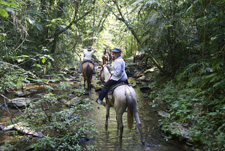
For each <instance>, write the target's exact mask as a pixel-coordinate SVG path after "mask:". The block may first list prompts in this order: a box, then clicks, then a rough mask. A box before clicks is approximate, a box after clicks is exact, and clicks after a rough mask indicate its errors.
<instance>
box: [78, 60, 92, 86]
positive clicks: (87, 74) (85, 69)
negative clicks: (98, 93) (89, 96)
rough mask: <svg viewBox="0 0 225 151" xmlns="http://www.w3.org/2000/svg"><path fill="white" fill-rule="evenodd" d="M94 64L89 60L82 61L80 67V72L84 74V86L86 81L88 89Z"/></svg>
mask: <svg viewBox="0 0 225 151" xmlns="http://www.w3.org/2000/svg"><path fill="white" fill-rule="evenodd" d="M93 69H94V65H93V64H92V63H91V62H84V63H83V65H82V68H81V71H82V74H83V76H84V87H85V82H86V81H87V86H88V90H91V80H92V74H93Z"/></svg>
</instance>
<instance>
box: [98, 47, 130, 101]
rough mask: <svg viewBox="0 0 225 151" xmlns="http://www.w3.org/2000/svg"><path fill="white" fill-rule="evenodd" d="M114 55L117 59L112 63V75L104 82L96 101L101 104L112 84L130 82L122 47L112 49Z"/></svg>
mask: <svg viewBox="0 0 225 151" xmlns="http://www.w3.org/2000/svg"><path fill="white" fill-rule="evenodd" d="M112 57H113V59H115V60H114V62H113V64H112V71H111V74H112V76H111V77H110V79H109V80H108V81H107V82H106V83H105V84H104V86H103V88H102V90H101V92H100V93H99V96H98V98H97V100H96V102H97V103H99V104H103V101H102V100H103V99H104V97H105V96H106V95H107V92H108V91H109V89H110V87H111V86H113V85H115V84H117V83H119V82H121V81H122V82H125V83H126V84H128V80H127V74H126V72H125V61H124V60H123V58H122V57H121V49H120V48H114V49H113V50H112Z"/></svg>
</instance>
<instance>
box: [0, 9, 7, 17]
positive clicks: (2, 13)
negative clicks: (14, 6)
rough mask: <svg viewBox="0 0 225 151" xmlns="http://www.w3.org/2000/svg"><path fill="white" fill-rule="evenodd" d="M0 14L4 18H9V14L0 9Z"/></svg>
mask: <svg viewBox="0 0 225 151" xmlns="http://www.w3.org/2000/svg"><path fill="white" fill-rule="evenodd" d="M0 14H1V15H2V16H3V17H6V18H7V17H8V16H9V14H8V13H7V11H6V10H5V9H0Z"/></svg>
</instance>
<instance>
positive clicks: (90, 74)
mask: <svg viewBox="0 0 225 151" xmlns="http://www.w3.org/2000/svg"><path fill="white" fill-rule="evenodd" d="M92 72H93V71H92V69H91V67H90V65H89V64H88V65H87V71H86V76H87V83H88V89H90V88H91V78H92Z"/></svg>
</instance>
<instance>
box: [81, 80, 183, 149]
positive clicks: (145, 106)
mask: <svg viewBox="0 0 225 151" xmlns="http://www.w3.org/2000/svg"><path fill="white" fill-rule="evenodd" d="M129 82H130V83H133V84H135V83H134V82H135V81H134V79H132V78H130V79H129ZM135 91H136V94H137V99H138V106H139V116H140V119H141V122H142V128H143V133H144V138H145V145H144V146H143V145H142V143H141V141H140V135H139V132H138V129H137V128H136V124H135V123H134V126H133V129H132V130H129V129H128V126H127V113H126V112H125V113H124V115H123V124H124V132H123V138H122V140H121V139H120V138H119V135H118V133H117V122H116V116H115V110H114V108H111V109H110V118H109V126H108V131H106V129H105V119H106V108H105V107H104V106H102V105H99V104H97V103H94V106H93V108H94V109H93V110H92V111H91V112H90V113H89V116H90V119H93V120H95V121H96V123H95V126H96V129H97V130H98V134H97V135H96V136H94V139H93V140H92V141H88V142H86V143H85V145H93V146H95V150H97V151H141V150H143V151H146V150H149V151H185V150H186V149H185V148H186V146H185V145H184V144H179V142H178V141H176V140H171V141H169V142H167V141H165V140H164V138H163V133H162V131H160V127H159V123H158V120H159V119H160V117H159V116H158V113H157V112H156V109H153V108H152V107H151V106H150V105H149V99H148V97H147V94H144V93H142V92H141V91H140V89H139V88H138V87H137V88H135ZM97 95H98V93H96V92H95V91H94V90H92V91H91V93H90V94H89V97H90V98H91V99H93V100H95V99H96V98H97Z"/></svg>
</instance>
